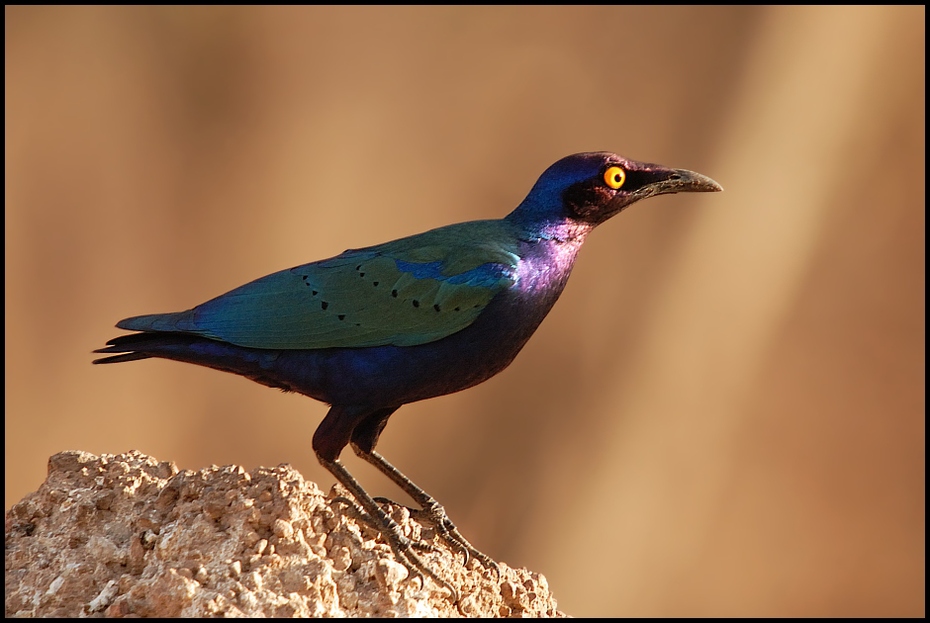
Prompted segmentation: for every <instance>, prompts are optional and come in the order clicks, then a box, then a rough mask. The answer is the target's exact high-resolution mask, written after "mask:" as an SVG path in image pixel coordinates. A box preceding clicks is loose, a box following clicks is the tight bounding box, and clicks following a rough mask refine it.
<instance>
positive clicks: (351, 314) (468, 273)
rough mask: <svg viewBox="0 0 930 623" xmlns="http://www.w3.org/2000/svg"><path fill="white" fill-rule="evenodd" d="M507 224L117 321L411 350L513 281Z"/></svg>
mask: <svg viewBox="0 0 930 623" xmlns="http://www.w3.org/2000/svg"><path fill="white" fill-rule="evenodd" d="M518 262H519V257H518V255H517V237H516V235H515V234H514V233H513V232H511V231H509V225H508V224H507V223H506V222H505V221H477V222H471V223H461V224H458V225H451V226H448V227H442V228H439V229H434V230H432V231H428V232H425V233H423V234H418V235H416V236H411V237H409V238H401V239H400V240H395V241H392V242H388V243H385V244H382V245H378V246H375V247H369V248H366V249H356V250H349V251H346V252H344V253H342V254H340V255H338V256H336V257H334V258H331V259H328V260H323V261H320V262H314V263H312V264H304V265H302V266H297V267H295V268H291V269H289V270H283V271H280V272H277V273H272V274H271V275H268V276H266V277H262V278H261V279H257V280H255V281H253V282H251V283H247V284H245V285H244V286H241V287H239V288H236V289H235V290H232V291H231V292H228V293H226V294H224V295H222V296H219V297H217V298H215V299H213V300H211V301H207V302H206V303H204V304H202V305H198V306H197V307H195V308H194V309H191V310H188V311H184V312H178V313H173V314H154V315H148V316H138V317H135V318H128V319H126V320H123V321H121V322H120V323H119V324H118V325H117V326H119V327H121V328H123V329H131V330H136V331H181V332H185V333H193V334H197V335H201V336H203V337H208V338H212V339H217V340H223V341H225V342H229V343H232V344H236V345H238V346H245V347H251V348H273V349H316V348H331V347H355V348H359V347H366V346H382V345H387V344H393V345H395V346H414V345H417V344H426V343H428V342H432V341H435V340H439V339H442V338H444V337H446V336H448V335H451V334H453V333H456V332H457V331H461V330H462V329H464V328H465V327H467V326H468V325H470V324H471V323H472V322H474V321H475V319H476V318H477V317H478V315H479V314H480V313H481V311H482V310H483V309H484V308H485V307H486V306H487V305H488V303H490V301H491V299H493V298H494V296H495V295H496V294H498V293H499V292H500V291H502V290H504V289H506V288H508V287H510V286H511V285H513V283H514V276H513V275H514V273H515V269H516V267H517V263H518Z"/></svg>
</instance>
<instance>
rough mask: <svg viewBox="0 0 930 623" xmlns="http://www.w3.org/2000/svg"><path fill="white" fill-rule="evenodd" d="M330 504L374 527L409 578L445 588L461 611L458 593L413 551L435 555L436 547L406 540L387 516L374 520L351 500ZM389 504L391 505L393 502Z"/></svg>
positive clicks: (342, 497) (340, 497)
mask: <svg viewBox="0 0 930 623" xmlns="http://www.w3.org/2000/svg"><path fill="white" fill-rule="evenodd" d="M378 501H387V502H390V500H386V499H384V498H381V499H378ZM332 502H340V503H342V504H345V505H346V507H347V508H348V509H349V513H350V514H351V515H353V517H355V519H357V520H362V521H365V522H366V523H368V524H369V525H371V526H373V527H375V528H376V529H377V530H378V532H379V533H380V534H381V536H382V537H384V539H385V540H386V541H387V542H388V545H389V546H390V547H391V551H392V552H394V557H395V558H396V559H397V561H398V562H400V563H401V564H402V565H404V567H406V568H407V571H408V572H409V574H410V577H411V578H413V577H419V578H420V582H421V583H423V582H425V580H424V576H425V577H428V578H429V579H431V580H432V581H433V582H435V583H436V584H437V585H439V586H441V587H443V588H445V589H446V590H448V591H449V595H450V596H451V598H452V602H453V603H455V604H456V605H457V606H458V608H459V610H460V611H461V600H460V599H459V593H458V591H457V590H455V587H453V586H452V585H451V584H449V583H448V582H446V581H445V580H443V579H442V578H440V577H439V576H438V575H436V574H435V573H434V572H433V571H432V570H430V568H429V567H428V566H427V565H426V563H425V562H423V560H422V559H421V558H420V557H419V556H417V555H416V554H415V553H414V551H413V550H414V549H419V550H422V551H427V552H432V553H437V552H439V551H440V550H439V549H438V548H437V547H435V546H433V545H430V544H429V543H424V542H422V541H413V540H411V539H409V538H407V537H406V536H405V535H404V534H403V532H402V531H401V528H400V525H399V524H398V523H397V522H395V521H394V520H393V519H391V518H390V517H389V516H388V515H386V514H384V516H383V519H384V520H386V521H384V520H382V518H381V517H377V518H376V517H375V516H373V515H372V514H371V513H368V512H366V511H365V509H364V508H363V507H362V506H361V505H360V504H358V503H357V502H356V501H355V500H352V499H351V498H349V497H347V496H344V495H340V496H336V497H334V498H333V499H332ZM391 503H392V504H393V502H391ZM379 510H380V509H379ZM382 514H383V511H382Z"/></svg>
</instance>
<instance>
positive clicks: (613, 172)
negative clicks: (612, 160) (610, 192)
mask: <svg viewBox="0 0 930 623" xmlns="http://www.w3.org/2000/svg"><path fill="white" fill-rule="evenodd" d="M625 181H626V171H624V170H623V169H622V168H621V167H610V168H608V169H607V170H606V171H604V183H605V184H607V185H608V186H610V187H611V188H613V189H614V190H617V189H618V188H620V187H621V186H623V182H625Z"/></svg>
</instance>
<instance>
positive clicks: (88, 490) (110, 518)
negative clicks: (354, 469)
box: [5, 451, 564, 617]
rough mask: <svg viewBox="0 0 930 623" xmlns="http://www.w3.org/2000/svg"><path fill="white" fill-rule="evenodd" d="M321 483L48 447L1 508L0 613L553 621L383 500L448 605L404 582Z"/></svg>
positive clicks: (534, 578) (537, 583) (545, 608)
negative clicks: (31, 487)
mask: <svg viewBox="0 0 930 623" xmlns="http://www.w3.org/2000/svg"><path fill="white" fill-rule="evenodd" d="M345 495H346V494H345V492H344V491H342V490H341V489H338V488H334V489H333V491H332V492H330V494H329V495H328V496H327V495H324V494H323V493H322V492H321V491H320V489H319V488H318V487H317V486H316V485H315V484H314V483H312V482H307V481H305V480H304V479H303V477H302V476H301V475H300V474H299V473H298V472H297V471H296V470H294V469H293V468H292V467H290V466H289V465H280V466H278V467H274V468H266V467H259V468H256V469H254V470H252V471H251V472H247V471H245V470H244V469H243V468H241V467H235V466H227V467H216V466H213V467H208V468H205V469H202V470H200V471H197V472H194V471H189V470H185V471H178V469H177V467H176V466H175V465H174V464H173V463H164V462H161V463H160V462H158V461H157V460H156V459H153V458H152V457H149V456H146V455H144V454H142V453H140V452H135V451H133V452H129V453H127V454H119V455H103V456H101V457H97V456H94V455H92V454H89V453H86V452H62V453H59V454H56V455H54V456H53V457H51V458H50V459H49V464H48V478H47V479H46V481H45V482H44V483H43V484H42V486H41V487H39V490H38V491H36V492H35V493H32V494H30V495H28V496H26V498H24V499H23V500H22V501H20V502H19V503H17V504H16V505H15V506H13V508H11V509H10V511H9V512H8V513H7V514H6V530H5V532H6V561H5V562H6V615H7V616H117V617H119V616H129V615H135V616H340V617H341V616H353V617H354V616H461V615H463V614H464V615H467V616H564V615H562V613H560V612H558V611H557V610H556V602H555V599H554V598H553V597H552V595H551V594H550V592H549V588H548V585H547V583H546V579H545V578H544V577H543V576H542V575H539V574H536V573H531V572H529V571H526V570H525V569H511V568H510V567H508V566H507V565H504V564H500V571H501V575H500V577H497V575H496V574H495V573H494V572H493V571H491V570H488V569H485V568H484V567H482V566H481V565H480V564H478V563H477V561H470V562H469V563H468V566H467V568H466V567H465V566H463V565H462V555H461V554H460V553H457V552H454V551H452V550H451V549H450V548H449V547H448V545H447V544H446V543H445V542H444V541H443V540H442V539H438V538H436V536H435V530H434V529H433V527H432V526H430V525H428V524H424V525H421V524H420V523H418V522H417V521H416V520H415V519H414V518H411V516H410V513H409V511H408V510H407V509H406V508H404V507H402V506H397V505H392V506H390V508H388V512H389V514H391V516H392V517H393V518H394V520H395V521H397V522H398V523H399V524H400V525H401V527H402V528H403V529H404V531H405V533H406V534H407V535H408V536H409V537H411V538H414V539H420V540H422V541H424V542H426V543H429V544H431V545H433V546H434V547H435V548H437V551H436V552H428V553H425V554H422V557H423V558H424V560H425V561H426V562H427V564H428V565H430V568H431V569H432V570H434V571H435V572H436V573H437V575H439V576H440V577H441V578H443V579H445V580H446V581H447V582H449V583H450V584H451V585H453V586H454V587H455V588H456V590H457V591H458V592H459V595H460V596H461V600H460V602H459V603H458V604H455V603H453V602H452V600H451V599H450V597H449V592H448V591H447V590H446V589H445V588H443V587H440V586H437V585H436V584H435V583H434V582H433V581H432V580H429V579H427V580H426V581H425V582H424V581H423V579H422V578H419V577H408V576H409V575H410V574H409V572H408V570H407V568H406V567H404V566H403V565H401V564H399V563H398V562H397V561H396V560H395V558H394V555H393V553H392V552H391V549H390V547H389V546H388V545H387V544H385V543H384V542H383V540H381V539H380V537H379V535H378V533H377V531H376V530H374V529H373V528H372V527H371V526H370V525H368V524H367V523H366V522H365V521H364V520H362V519H361V518H360V517H359V515H358V513H357V511H356V510H355V509H354V508H352V507H350V506H348V505H347V504H346V503H345V502H344V501H342V500H340V499H339V498H340V497H341V496H345Z"/></svg>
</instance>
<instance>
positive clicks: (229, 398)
mask: <svg viewBox="0 0 930 623" xmlns="http://www.w3.org/2000/svg"><path fill="white" fill-rule="evenodd" d="M5 17H6V188H5V199H6V270H5V275H6V461H5V466H6V478H5V484H6V498H5V500H6V507H7V508H9V507H10V505H11V504H13V503H15V502H16V501H17V500H18V499H20V498H21V497H22V496H23V495H25V494H26V493H28V492H30V491H33V490H35V489H36V488H37V487H38V486H39V484H40V483H41V482H42V480H43V478H44V474H45V465H46V461H47V458H48V457H49V455H51V454H53V453H56V452H59V451H62V450H77V449H80V450H86V451H90V452H94V453H97V454H99V453H105V452H106V453H118V452H124V451H127V450H129V449H139V450H142V451H144V452H146V453H149V454H151V455H153V456H155V457H157V458H159V459H161V460H174V461H176V462H177V463H178V465H179V466H180V467H182V468H201V467H203V466H206V465H209V464H220V465H222V464H230V463H235V464H241V465H244V466H245V467H246V468H249V469H251V468H253V467H255V466H257V465H276V464H278V463H282V462H288V463H291V464H293V465H294V466H295V467H297V468H298V469H299V470H300V471H301V472H302V473H303V474H304V475H305V476H306V477H307V478H309V479H312V480H315V481H317V482H319V483H320V484H321V486H322V487H323V488H324V489H328V488H329V487H330V485H331V484H332V482H333V479H332V478H331V477H330V475H329V474H328V473H327V472H325V471H324V470H323V469H322V468H320V467H319V466H318V465H317V463H316V461H315V459H314V456H313V453H312V451H311V448H310V438H311V435H312V433H313V430H314V428H315V427H316V425H317V424H318V423H319V421H320V419H321V418H322V416H323V415H324V413H325V411H326V406H325V405H323V404H320V403H317V402H314V401H312V400H310V399H307V398H304V397H300V396H296V395H283V394H281V393H280V392H276V391H271V390H269V389H267V388H265V387H262V386H259V385H257V384H254V383H251V382H248V381H246V380H243V379H241V378H237V377H235V376H233V375H227V374H221V373H218V372H215V371H212V370H208V369H203V368H197V367H195V366H189V365H183V364H179V363H175V362H167V361H144V362H138V363H132V364H124V365H119V366H112V367H106V368H102V367H93V366H91V364H90V361H91V359H92V355H91V352H90V351H91V350H93V349H94V348H98V347H101V346H103V344H104V342H105V341H106V340H107V339H109V338H111V337H113V336H115V335H117V334H119V333H120V332H119V331H118V330H116V329H114V328H113V325H114V323H115V322H116V321H117V320H119V319H121V318H124V317H126V316H130V315H135V314H140V313H150V312H162V311H175V310H180V309H186V308H189V307H191V306H192V305H194V304H197V303H200V302H202V301H204V300H207V299H208V298H212V297H213V296H215V295H218V294H220V293H223V292H225V291H227V290H229V289H231V288H233V287H235V286H238V285H240V284H242V283H244V282H246V281H249V280H251V279H253V278H256V277H259V276H262V275H264V274H266V273H269V272H272V271H275V270H279V269H282V268H287V267H290V266H293V265H296V264H300V263H304V262H308V261H312V260H317V259H322V258H325V257H329V256H331V255H334V254H336V253H339V252H341V251H342V250H343V249H345V248H348V247H360V246H365V245H369V244H374V243H378V242H382V241H385V240H389V239H393V238H396V237H399V236H403V235H407V234H412V233H416V232H419V231H423V230H425V229H428V228H432V227H437V226H440V225H445V224H448V223H452V222H456V221H462V220H471V219H480V218H497V217H501V216H503V215H505V214H506V213H507V212H509V211H510V210H511V209H512V208H513V207H514V206H515V205H516V204H517V203H518V202H519V201H520V200H521V199H522V198H523V196H524V195H525V193H526V192H527V191H528V190H529V188H530V186H531V185H532V184H533V182H534V181H535V179H536V177H537V176H538V175H539V174H540V173H541V172H542V171H543V170H544V169H545V168H546V167H547V166H548V165H549V164H551V163H552V162H554V161H555V160H557V159H558V158H560V157H562V156H565V155H567V154H570V153H574V152H578V151H590V150H611V151H617V152H619V153H621V154H623V155H626V156H628V157H631V158H635V159H639V160H646V161H653V162H661V163H663V164H667V165H673V166H678V167H685V168H690V169H694V170H697V171H699V172H701V173H704V174H707V175H710V176H712V177H713V178H714V179H716V180H718V181H719V182H720V183H721V184H723V186H724V187H725V188H726V192H725V193H722V194H716V195H691V196H689V195H677V196H674V197H663V198H660V199H652V200H650V201H648V202H646V203H644V204H640V205H637V206H636V207H634V208H633V209H631V210H630V211H628V212H625V213H624V214H623V215H622V216H620V217H619V218H617V219H615V220H613V221H611V222H609V223H607V224H606V225H605V226H603V227H602V228H600V229H599V230H598V231H597V232H595V234H594V235H593V236H591V238H589V241H588V244H587V245H586V248H585V249H584V251H583V252H582V253H581V256H580V259H579V261H578V264H577V265H576V267H575V273H574V276H573V277H572V281H571V283H570V284H569V287H568V288H567V290H566V292H565V294H564V296H563V297H562V300H561V301H560V302H559V304H558V305H556V307H555V309H554V310H553V312H552V313H551V314H550V316H549V318H548V319H547V320H546V321H545V322H544V323H543V325H542V327H541V328H540V330H539V331H538V332H537V334H536V336H535V337H534V339H533V340H531V341H530V343H529V345H528V346H527V347H526V349H525V350H524V352H523V354H522V355H521V356H520V357H518V358H517V360H516V362H515V363H514V365H512V366H511V367H510V368H509V369H508V370H507V371H505V372H504V373H503V374H501V375H499V376H497V377H496V378H494V379H492V380H491V381H489V382H487V383H485V384H483V385H481V386H479V387H477V388H474V389H472V390H469V391H466V392H463V393H460V394H456V395H453V396H447V397H444V398H439V399H434V400H430V401H427V402H424V403H418V404H414V405H409V406H407V407H404V408H403V409H402V410H401V411H400V412H399V413H398V414H397V415H395V416H394V418H393V419H392V421H391V425H390V426H389V427H388V428H387V430H386V432H385V434H384V436H383V437H382V441H381V444H380V446H379V449H380V450H381V451H382V452H383V454H385V455H386V456H387V457H388V458H389V459H390V460H391V461H393V462H394V463H396V464H397V465H398V466H399V467H400V468H401V469H403V470H404V471H405V472H406V473H408V474H409V475H410V476H411V477H412V478H413V479H414V480H415V481H417V482H418V483H419V484H421V485H422V486H423V487H424V488H425V489H427V490H428V491H430V492H431V493H433V495H435V496H436V497H437V498H438V499H439V500H440V501H442V502H443V503H445V505H446V507H447V509H448V511H449V513H450V515H451V516H452V517H453V518H454V519H455V521H456V522H457V523H458V524H459V526H460V527H461V528H462V530H463V532H464V533H465V534H466V535H468V537H469V538H470V539H471V540H472V542H473V543H475V545H476V546H478V547H479V548H480V549H482V550H483V551H485V552H486V553H488V554H489V555H491V556H492V557H494V558H496V559H498V560H502V561H504V562H507V563H508V564H510V565H513V566H526V567H528V568H530V569H532V570H534V571H538V572H540V573H543V574H544V575H545V576H546V577H547V578H548V579H549V582H550V584H551V585H552V587H553V590H554V592H555V595H556V597H557V598H558V599H559V602H560V607H561V608H562V609H563V610H564V611H565V612H567V613H569V614H573V615H623V616H631V615H764V616H772V615H774V616H778V615H789V616H791V615H813V616H849V615H872V616H875V615H910V616H921V615H923V614H924V608H925V606H924V598H925V597H924V595H925V593H924V580H925V569H924V564H925V553H924V548H925V532H924V523H925V511H924V503H925V489H924V486H925V476H924V468H925V442H924V434H925V420H924V408H925V398H924V387H925V386H924V380H923V377H924V368H925V361H924V356H925V350H924V339H925V324H924V313H925V300H924V297H925V284H924V279H925V273H924V268H923V262H924V255H925V246H924V245H925V237H924V226H925V212H924V201H925V197H924V187H925V177H924V167H925V156H924V150H925V140H924V133H925V118H924V106H925V98H924V88H925V79H924V70H925V67H924V36H925V33H924V9H923V8H922V7H909V8H908V7H905V8H607V7H604V8H551V7H550V8H529V9H527V8H471V9H469V8H426V9H422V8H393V9H391V8H387V9H381V8H278V9H275V8H272V9H255V8H234V9H223V8H210V9H187V8H148V9H137V8H122V9H120V8H83V9H82V8H7V9H6V10H5ZM347 454H350V453H347ZM344 458H345V459H346V461H347V463H348V465H349V467H350V469H353V470H355V472H356V473H357V474H358V475H359V476H360V478H361V479H362V481H363V482H364V483H365V484H366V486H367V487H368V488H369V490H370V491H372V492H373V493H374V494H376V495H389V496H392V497H395V498H397V499H401V500H402V499H403V498H402V497H401V495H402V494H401V493H400V492H399V491H397V490H396V489H395V488H393V487H391V486H390V484H389V483H388V482H387V481H386V480H385V479H383V478H382V477H381V476H380V475H379V474H377V473H376V472H375V471H374V470H372V469H371V468H370V467H369V466H367V465H364V464H362V463H360V462H359V461H358V460H356V459H355V458H354V457H350V456H348V455H344Z"/></svg>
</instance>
